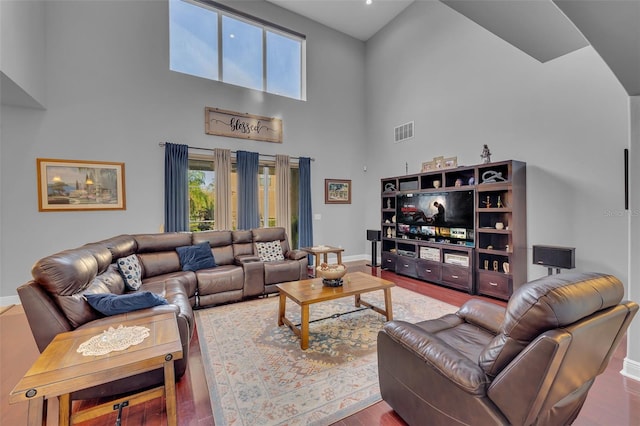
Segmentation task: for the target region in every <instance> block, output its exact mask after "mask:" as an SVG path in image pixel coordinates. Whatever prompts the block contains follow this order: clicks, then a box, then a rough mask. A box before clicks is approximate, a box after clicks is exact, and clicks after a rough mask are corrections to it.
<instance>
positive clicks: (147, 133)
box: [0, 1, 640, 378]
mask: <svg viewBox="0 0 640 426" xmlns="http://www.w3.org/2000/svg"><path fill="white" fill-rule="evenodd" d="M227 3H230V4H232V6H233V7H236V8H238V9H241V10H242V11H243V12H245V13H248V14H251V15H254V16H259V17H261V18H263V19H265V20H268V21H271V22H275V23H278V24H280V25H282V26H284V27H287V28H291V29H293V30H295V31H298V32H300V33H303V34H305V35H306V37H307V62H306V67H307V100H306V101H304V102H303V101H296V100H292V99H289V98H284V97H280V96H276V95H271V94H267V93H262V92H258V91H253V90H248V89H243V88H240V87H237V86H231V85H226V84H223V83H219V82H212V81H209V80H205V79H201V78H197V77H193V76H189V75H185V74H180V73H175V72H172V71H170V70H169V65H168V64H169V50H168V46H169V26H168V19H169V18H168V6H167V2H165V1H133V2H120V1H82V2H65V1H46V2H7V1H3V2H1V3H0V17H1V19H2V24H3V25H2V31H3V34H2V51H3V53H2V62H1V64H2V73H3V75H2V77H3V80H2V83H3V104H2V110H1V112H2V114H1V118H2V135H1V136H2V139H1V145H0V161H1V165H2V167H1V169H2V172H1V175H0V184H1V185H2V191H1V195H0V197H1V198H0V201H1V205H2V209H1V210H0V232H1V234H2V238H1V241H2V242H1V244H2V245H1V247H0V265H1V268H0V269H1V275H0V289H1V293H0V296H2V299H1V302H2V303H1V304H2V305H7V304H10V303H17V302H18V300H17V296H16V288H17V287H18V286H19V285H21V284H22V283H24V282H26V281H27V280H28V279H29V278H30V272H29V271H30V269H31V266H32V265H33V263H34V262H35V261H36V260H37V259H39V258H41V257H43V256H46V255H48V254H51V253H54V252H56V251H60V250H63V249H66V248H70V247H77V246H79V245H82V244H84V243H86V242H89V241H97V240H100V239H103V238H107V237H110V236H114V235H118V234H124V233H132V234H133V233H145V232H159V231H160V230H161V229H162V225H163V222H164V216H163V185H162V182H163V174H164V169H163V156H164V152H163V150H162V149H161V148H159V147H158V143H159V142H173V143H183V144H188V145H190V146H200V147H209V148H216V147H217V148H228V149H232V150H238V149H243V150H248V151H255V152H260V153H261V154H288V155H291V156H307V157H313V158H315V161H314V162H313V163H312V170H311V176H312V194H313V195H312V196H313V199H312V205H313V213H314V221H313V229H314V243H315V244H331V245H340V246H342V248H344V254H345V259H346V260H357V259H368V258H369V255H370V252H369V250H370V245H369V243H368V242H367V241H366V239H365V230H366V229H375V228H378V227H379V226H380V225H379V222H380V213H379V207H380V205H379V204H380V197H379V196H380V194H379V192H380V179H381V178H383V177H387V176H398V175H402V174H405V173H407V172H408V173H417V172H419V171H420V167H421V164H422V162H424V161H429V160H431V159H432V158H433V157H435V156H446V157H452V156H456V157H457V162H458V164H459V165H474V164H477V163H479V162H480V161H481V159H480V154H481V151H482V146H483V144H488V145H489V147H490V148H491V151H492V153H493V155H492V159H493V160H507V159H516V160H520V161H524V162H526V163H527V169H528V171H527V174H528V178H527V204H528V212H527V216H528V223H527V225H528V228H527V229H528V245H529V246H532V245H535V244H550V245H559V246H570V247H576V266H577V268H578V269H581V270H594V271H599V272H606V273H611V274H613V275H615V276H617V277H618V278H620V280H621V281H622V282H623V283H625V286H626V291H627V295H626V296H627V298H630V299H633V300H638V298H639V294H638V291H639V289H638V286H637V283H636V282H635V281H636V280H637V277H638V276H640V265H638V263H637V262H632V261H631V259H635V258H637V255H638V253H639V252H640V249H638V247H637V241H635V240H634V239H632V238H631V235H636V236H637V234H638V215H637V214H634V212H637V211H638V209H639V207H638V204H637V203H638V201H637V200H636V199H634V198H633V196H632V198H631V203H632V204H631V208H630V210H625V208H624V198H625V192H624V191H625V190H624V167H623V150H624V149H626V148H628V149H630V153H631V165H632V167H631V170H632V171H633V170H634V167H633V166H634V165H637V164H638V162H639V161H640V159H639V158H638V153H637V152H635V149H636V148H637V144H638V131H639V130H638V127H637V122H638V121H639V120H638V116H639V114H640V102H639V101H638V96H637V95H638V93H628V92H627V91H625V88H624V87H623V86H622V85H621V84H620V82H619V80H618V78H617V77H616V75H615V74H614V73H613V72H612V70H611V69H610V68H609V67H608V65H607V63H606V62H605V61H604V60H603V59H602V57H601V55H600V54H599V53H598V51H596V50H595V49H594V48H593V47H591V46H588V47H585V48H582V49H579V50H576V51H574V52H571V53H569V54H567V55H564V56H561V57H559V58H556V59H554V60H551V61H549V62H546V63H541V62H539V61H537V60H535V59H533V58H532V57H530V56H529V55H527V54H525V53H524V52H522V51H521V50H519V49H517V48H515V47H514V46H512V45H511V44H509V43H507V42H505V41H504V40H502V39H500V38H499V37H497V36H495V35H494V34H492V33H491V32H489V31H487V30H485V29H484V28H482V27H481V26H479V25H477V24H475V23H474V22H472V21H470V20H469V19H468V18H466V17H464V16H462V15H461V14H459V13H458V12H456V11H455V10H453V9H451V8H449V7H448V6H447V5H445V4H443V3H441V2H438V1H417V2H414V3H413V4H411V5H410V6H409V7H408V8H407V9H405V10H404V11H403V12H401V13H400V14H399V15H398V16H397V17H396V18H394V20H392V21H391V22H390V23H389V24H388V25H387V26H386V27H385V28H383V29H382V30H381V31H380V32H378V33H377V34H375V35H374V36H373V37H372V38H370V39H369V40H367V41H366V42H364V41H361V40H357V39H355V38H353V37H350V36H347V35H345V34H342V33H340V32H337V31H335V30H332V29H330V28H328V27H326V26H324V25H322V24H319V23H317V22H315V21H312V20H309V19H307V18H304V17H302V16H301V15H297V14H295V13H292V12H290V11H288V10H285V9H282V8H280V7H277V6H275V5H273V4H271V3H269V2H266V1H242V2H237V1H236V2H227ZM5 23H7V25H5ZM5 31H7V32H8V33H5ZM9 90H17V91H18V92H20V93H21V94H22V99H26V101H24V102H23V103H22V104H18V105H16V104H13V105H12V104H7V103H6V102H5V93H7V91H9ZM630 95H631V96H630ZM206 106H209V107H217V108H222V109H227V110H233V111H242V112H248V113H251V114H258V115H264V116H277V117H280V118H281V119H282V120H283V125H284V137H283V143H282V144H273V143H265V142H256V141H244V140H243V141H241V140H238V139H231V138H223V137H215V136H210V135H206V134H205V133H204V123H203V110H204V108H205V107H206ZM410 121H414V122H415V137H414V138H413V139H411V140H408V141H406V142H402V143H397V144H396V143H393V140H392V137H393V133H392V130H393V128H394V127H395V126H398V125H400V124H403V123H406V122H410ZM634 123H635V124H634ZM36 158H61V159H80V160H96V161H114V162H124V163H125V165H126V195H127V208H126V210H123V211H113V212H112V211H96V212H66V213H64V212H56V213H49V212H46V213H44V212H39V211H38V204H37V203H38V195H37V183H36V170H35V168H36ZM636 169H637V167H636ZM325 178H332V179H350V180H351V181H352V184H353V196H352V202H351V204H325V203H324V179H325ZM630 184H631V188H634V187H635V186H637V185H638V177H637V176H635V175H634V174H633V172H632V174H631V181H630ZM631 194H632V195H633V191H632V192H631ZM34 236H37V242H36V243H35V244H34V239H35V238H34ZM529 265H530V266H529V271H528V277H529V279H534V278H538V277H541V276H543V275H545V274H546V268H542V267H540V266H535V265H532V264H531V262H529ZM639 327H640V326H638V324H637V323H636V324H632V326H631V329H630V336H631V338H629V339H628V352H627V359H626V361H625V371H626V372H627V374H629V375H630V376H635V377H636V378H638V377H640V373H639V371H640V339H637V338H634V336H638V335H639V333H640V328H639Z"/></svg>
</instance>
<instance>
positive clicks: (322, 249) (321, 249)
mask: <svg viewBox="0 0 640 426" xmlns="http://www.w3.org/2000/svg"><path fill="white" fill-rule="evenodd" d="M300 250H303V251H306V252H307V253H309V254H312V255H313V256H314V258H315V264H314V266H315V268H317V267H318V266H320V256H322V259H323V261H324V263H328V256H329V254H330V253H334V254H335V255H336V257H337V261H336V263H337V264H338V265H341V264H342V252H343V251H344V249H342V248H340V247H332V246H314V247H303V248H301V249H300ZM315 268H314V270H313V276H314V277H315V276H316V273H315Z"/></svg>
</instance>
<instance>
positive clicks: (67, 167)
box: [36, 158, 126, 212]
mask: <svg viewBox="0 0 640 426" xmlns="http://www.w3.org/2000/svg"><path fill="white" fill-rule="evenodd" d="M36 168H37V175H38V210H39V211H41V212H53V211H77V210H125V209H126V199H125V186H124V163H111V162H106V161H85V160H59V159H52V158H38V159H37V160H36Z"/></svg>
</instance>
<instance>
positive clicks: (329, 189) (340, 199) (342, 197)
mask: <svg viewBox="0 0 640 426" xmlns="http://www.w3.org/2000/svg"><path fill="white" fill-rule="evenodd" d="M324 203H325V204H351V180H346V179H325V180H324Z"/></svg>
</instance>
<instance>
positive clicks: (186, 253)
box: [176, 241, 218, 271]
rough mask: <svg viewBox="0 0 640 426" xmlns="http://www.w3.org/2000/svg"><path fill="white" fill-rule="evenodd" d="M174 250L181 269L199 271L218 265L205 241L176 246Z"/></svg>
mask: <svg viewBox="0 0 640 426" xmlns="http://www.w3.org/2000/svg"><path fill="white" fill-rule="evenodd" d="M176 251H177V252H178V256H179V257H180V265H182V270H183V271H199V270H200V269H207V268H215V267H216V266H218V265H216V261H215V259H214V258H213V253H211V247H210V246H209V243H208V242H207V241H204V242H202V243H200V244H195V245H192V246H182V247H176Z"/></svg>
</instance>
